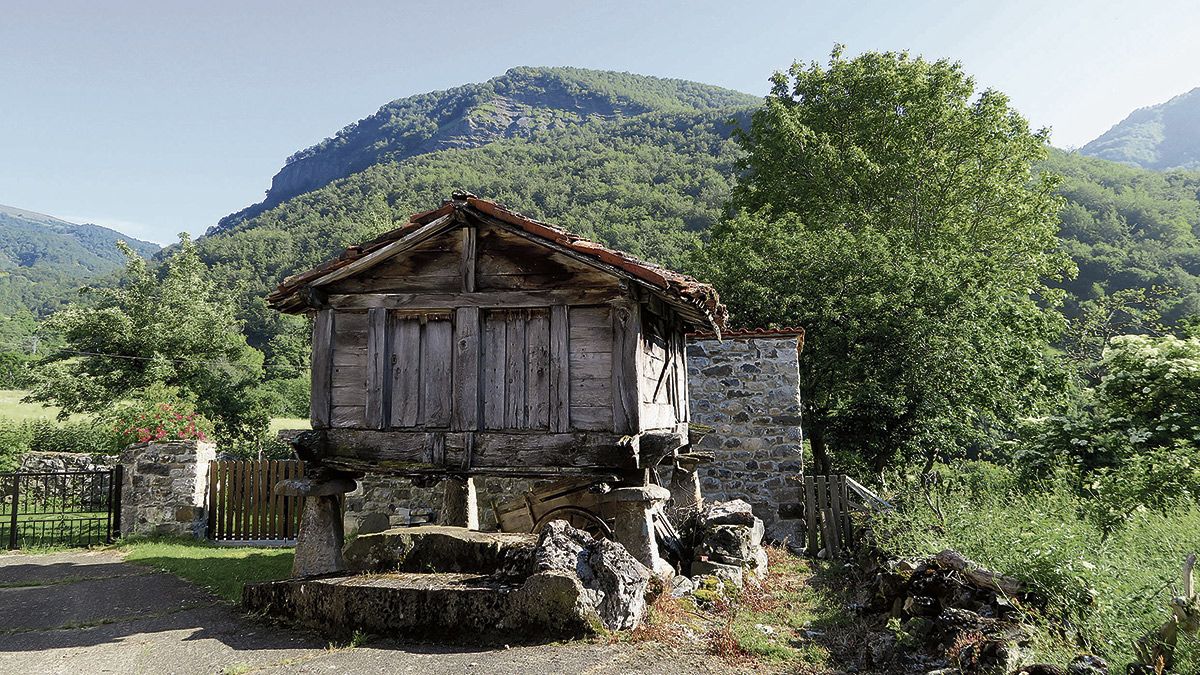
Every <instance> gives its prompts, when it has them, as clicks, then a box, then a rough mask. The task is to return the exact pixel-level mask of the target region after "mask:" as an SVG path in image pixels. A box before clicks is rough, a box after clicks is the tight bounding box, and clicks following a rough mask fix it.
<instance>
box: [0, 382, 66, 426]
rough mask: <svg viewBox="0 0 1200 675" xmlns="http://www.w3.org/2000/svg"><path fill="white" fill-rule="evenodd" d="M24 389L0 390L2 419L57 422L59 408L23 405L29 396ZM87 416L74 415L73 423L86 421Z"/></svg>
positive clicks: (36, 404)
mask: <svg viewBox="0 0 1200 675" xmlns="http://www.w3.org/2000/svg"><path fill="white" fill-rule="evenodd" d="M28 395H29V392H28V391H26V390H24V389H0V417H7V418H9V419H12V420H17V421H22V420H55V419H57V416H58V408H56V407H54V406H44V405H42V404H41V403H22V402H21V399H22V398H24V397H26V396H28ZM87 418H88V417H87V416H86V415H72V416H71V420H72V421H81V420H85V419H87Z"/></svg>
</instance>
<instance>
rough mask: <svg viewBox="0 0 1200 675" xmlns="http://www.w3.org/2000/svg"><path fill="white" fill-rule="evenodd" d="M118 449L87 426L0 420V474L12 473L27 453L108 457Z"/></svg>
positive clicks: (84, 423)
mask: <svg viewBox="0 0 1200 675" xmlns="http://www.w3.org/2000/svg"><path fill="white" fill-rule="evenodd" d="M119 450H120V447H116V446H114V445H112V444H111V442H110V437H109V436H108V435H107V434H104V433H103V432H102V431H101V430H100V429H98V428H96V427H95V426H94V425H92V424H91V423H89V422H52V421H50V420H13V419H9V418H0V471H13V470H15V469H16V468H17V466H18V465H19V464H20V463H21V457H22V456H24V455H25V453H27V452H80V453H87V454H110V453H114V452H118V451H119Z"/></svg>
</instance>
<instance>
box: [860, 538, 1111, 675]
mask: <svg viewBox="0 0 1200 675" xmlns="http://www.w3.org/2000/svg"><path fill="white" fill-rule="evenodd" d="M865 567H866V573H865V579H866V581H865V583H863V584H862V586H861V587H860V597H859V609H860V611H862V612H864V613H886V614H888V615H889V616H890V617H891V619H892V621H891V623H890V624H889V630H888V631H886V632H881V633H880V634H879V635H878V637H877V639H876V640H874V642H873V643H872V645H871V648H870V650H869V651H868V652H866V653H864V654H863V657H862V663H861V664H860V665H861V667H862V668H863V669H867V670H882V671H884V672H905V673H926V674H928V675H1010V674H1013V675H1016V674H1018V673H1023V674H1025V675H1043V674H1048V673H1054V674H1055V675H1064V674H1065V673H1070V674H1071V675H1085V674H1086V675H1107V673H1108V669H1107V666H1106V665H1105V664H1104V662H1103V661H1102V660H1100V659H1099V658H1098V657H1094V656H1086V657H1084V656H1081V657H1079V658H1077V659H1076V660H1075V661H1074V662H1073V663H1072V664H1071V666H1070V667H1069V668H1068V669H1067V670H1065V671H1064V670H1063V669H1061V668H1058V667H1056V666H1047V665H1025V663H1026V661H1028V659H1029V655H1030V649H1029V647H1030V640H1031V636H1030V634H1029V633H1028V632H1027V630H1026V628H1025V627H1024V625H1023V624H1022V622H1021V619H1022V607H1023V606H1024V607H1029V606H1031V605H1036V604H1037V603H1038V600H1037V598H1036V597H1034V596H1033V595H1031V594H1030V593H1028V592H1027V589H1025V588H1024V586H1023V585H1022V584H1021V583H1020V582H1019V581H1017V580H1015V579H1012V578H1010V577H1006V576H1003V575H1000V574H996V573H994V572H991V571H989V570H986V569H982V568H980V567H978V566H976V565H975V564H974V563H971V562H970V561H969V560H967V559H965V558H963V557H962V556H961V555H959V554H958V553H955V552H954V551H949V550H947V551H942V552H941V553H939V554H937V555H936V556H932V557H930V558H927V559H924V560H919V561H912V560H876V561H869V562H867V563H866V564H865Z"/></svg>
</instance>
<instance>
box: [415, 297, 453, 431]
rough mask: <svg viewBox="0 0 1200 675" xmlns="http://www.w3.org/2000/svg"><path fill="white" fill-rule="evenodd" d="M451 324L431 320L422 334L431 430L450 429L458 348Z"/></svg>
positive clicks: (426, 413)
mask: <svg viewBox="0 0 1200 675" xmlns="http://www.w3.org/2000/svg"><path fill="white" fill-rule="evenodd" d="M453 343H454V335H453V330H452V326H451V325H450V321H448V320H447V319H444V318H440V317H439V318H431V319H430V320H429V321H427V322H426V323H425V325H424V327H423V328H422V331H421V394H422V396H421V398H422V407H421V409H422V413H423V419H422V422H423V423H424V424H425V426H427V427H448V426H450V408H451V401H450V391H451V387H450V367H451V360H452V356H451V354H452V352H453V349H454V345H453Z"/></svg>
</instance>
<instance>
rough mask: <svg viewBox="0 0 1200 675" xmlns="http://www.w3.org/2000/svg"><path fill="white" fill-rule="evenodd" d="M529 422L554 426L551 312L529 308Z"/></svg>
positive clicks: (541, 426) (535, 426)
mask: <svg viewBox="0 0 1200 675" xmlns="http://www.w3.org/2000/svg"><path fill="white" fill-rule="evenodd" d="M525 366H526V369H525V414H526V420H525V426H526V428H529V429H548V428H549V426H550V315H549V311H547V310H540V309H534V310H529V320H528V322H527V323H526V324H525Z"/></svg>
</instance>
